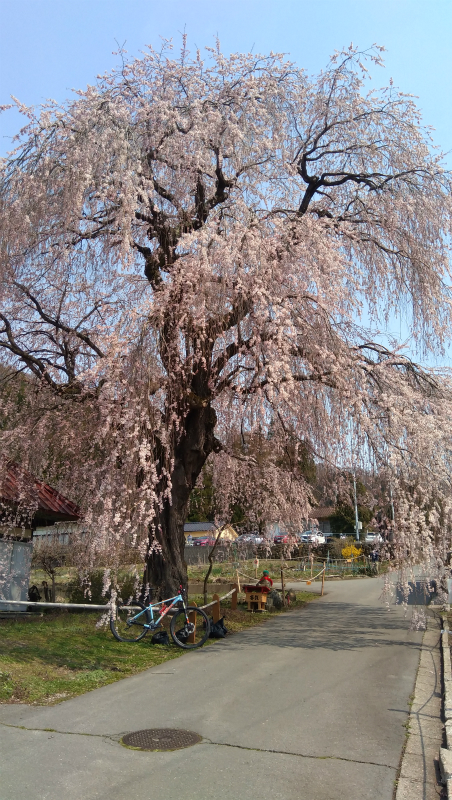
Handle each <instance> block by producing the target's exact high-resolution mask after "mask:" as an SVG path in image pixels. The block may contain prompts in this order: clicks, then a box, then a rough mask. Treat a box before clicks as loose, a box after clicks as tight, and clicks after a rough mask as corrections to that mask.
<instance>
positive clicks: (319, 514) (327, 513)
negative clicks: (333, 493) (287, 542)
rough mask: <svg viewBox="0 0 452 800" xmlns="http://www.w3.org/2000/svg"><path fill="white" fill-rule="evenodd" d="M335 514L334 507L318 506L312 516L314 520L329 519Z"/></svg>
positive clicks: (313, 510)
mask: <svg viewBox="0 0 452 800" xmlns="http://www.w3.org/2000/svg"><path fill="white" fill-rule="evenodd" d="M333 514H334V508H333V506H318V507H317V508H313V509H312V511H311V514H310V517H311V518H312V519H328V517H331V516H332V515H333Z"/></svg>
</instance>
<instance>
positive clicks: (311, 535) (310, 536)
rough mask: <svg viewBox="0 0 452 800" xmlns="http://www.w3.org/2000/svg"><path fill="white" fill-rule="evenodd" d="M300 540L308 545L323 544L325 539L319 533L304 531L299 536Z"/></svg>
mask: <svg viewBox="0 0 452 800" xmlns="http://www.w3.org/2000/svg"><path fill="white" fill-rule="evenodd" d="M301 540H302V541H303V542H307V543H308V544H325V542H326V539H325V537H324V535H323V533H320V532H319V531H305V532H304V533H302V535H301Z"/></svg>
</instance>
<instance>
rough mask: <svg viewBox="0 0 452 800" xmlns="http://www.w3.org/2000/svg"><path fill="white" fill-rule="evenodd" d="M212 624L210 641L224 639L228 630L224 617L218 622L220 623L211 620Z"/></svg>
mask: <svg viewBox="0 0 452 800" xmlns="http://www.w3.org/2000/svg"><path fill="white" fill-rule="evenodd" d="M209 622H210V633H209V639H224V637H225V636H226V634H227V632H228V629H227V627H226V625H225V624H224V617H221V619H219V620H218V622H214V621H213V619H210V620H209Z"/></svg>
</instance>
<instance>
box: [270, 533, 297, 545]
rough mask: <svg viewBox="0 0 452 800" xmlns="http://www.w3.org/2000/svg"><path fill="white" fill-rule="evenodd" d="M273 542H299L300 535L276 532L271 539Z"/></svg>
mask: <svg viewBox="0 0 452 800" xmlns="http://www.w3.org/2000/svg"><path fill="white" fill-rule="evenodd" d="M273 543H274V544H299V543H300V535H299V534H296V533H277V534H276V536H275V538H274V539H273Z"/></svg>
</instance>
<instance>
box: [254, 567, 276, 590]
mask: <svg viewBox="0 0 452 800" xmlns="http://www.w3.org/2000/svg"><path fill="white" fill-rule="evenodd" d="M258 586H269V587H270V588H271V587H272V586H273V581H272V579H271V578H270V575H269V574H268V569H264V571H263V573H262V578H261V579H260V581H259V582H258Z"/></svg>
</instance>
